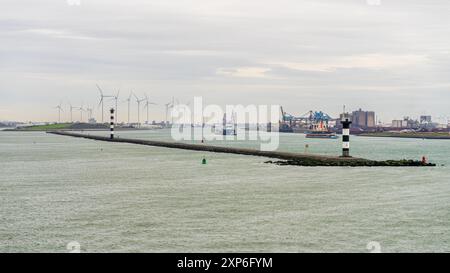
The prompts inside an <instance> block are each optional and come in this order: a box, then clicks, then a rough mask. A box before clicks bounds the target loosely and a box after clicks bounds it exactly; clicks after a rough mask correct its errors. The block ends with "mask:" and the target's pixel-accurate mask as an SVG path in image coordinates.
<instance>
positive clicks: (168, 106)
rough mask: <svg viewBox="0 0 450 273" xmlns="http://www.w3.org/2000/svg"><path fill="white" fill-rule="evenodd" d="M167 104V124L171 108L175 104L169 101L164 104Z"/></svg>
mask: <svg viewBox="0 0 450 273" xmlns="http://www.w3.org/2000/svg"><path fill="white" fill-rule="evenodd" d="M164 105H165V106H166V120H165V122H166V125H167V124H168V123H169V120H168V118H169V117H168V116H169V109H170V108H172V107H173V104H172V102H168V103H166V104H164Z"/></svg>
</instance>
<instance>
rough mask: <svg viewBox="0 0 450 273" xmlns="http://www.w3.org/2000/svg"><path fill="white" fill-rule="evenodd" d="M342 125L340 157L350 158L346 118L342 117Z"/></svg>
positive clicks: (348, 121)
mask: <svg viewBox="0 0 450 273" xmlns="http://www.w3.org/2000/svg"><path fill="white" fill-rule="evenodd" d="M341 123H342V157H350V124H351V123H352V122H351V121H350V120H349V119H348V117H345V116H344V117H343V120H341Z"/></svg>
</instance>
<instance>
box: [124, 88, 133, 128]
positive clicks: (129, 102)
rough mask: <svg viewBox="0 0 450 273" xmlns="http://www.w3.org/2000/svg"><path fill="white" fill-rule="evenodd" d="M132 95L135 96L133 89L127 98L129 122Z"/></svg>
mask: <svg viewBox="0 0 450 273" xmlns="http://www.w3.org/2000/svg"><path fill="white" fill-rule="evenodd" d="M131 97H133V91H131V92H130V96H128V99H126V100H125V101H126V102H128V124H130V109H131Z"/></svg>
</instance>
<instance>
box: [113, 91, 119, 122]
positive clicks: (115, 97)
mask: <svg viewBox="0 0 450 273" xmlns="http://www.w3.org/2000/svg"><path fill="white" fill-rule="evenodd" d="M119 93H120V89H119V90H117V95H115V96H113V99H114V100H115V101H116V122H119V115H118V111H117V108H118V104H117V101H118V100H119Z"/></svg>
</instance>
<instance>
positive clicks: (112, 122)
mask: <svg viewBox="0 0 450 273" xmlns="http://www.w3.org/2000/svg"><path fill="white" fill-rule="evenodd" d="M110 112H111V124H110V125H111V127H110V128H111V139H114V108H111V110H110Z"/></svg>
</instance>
